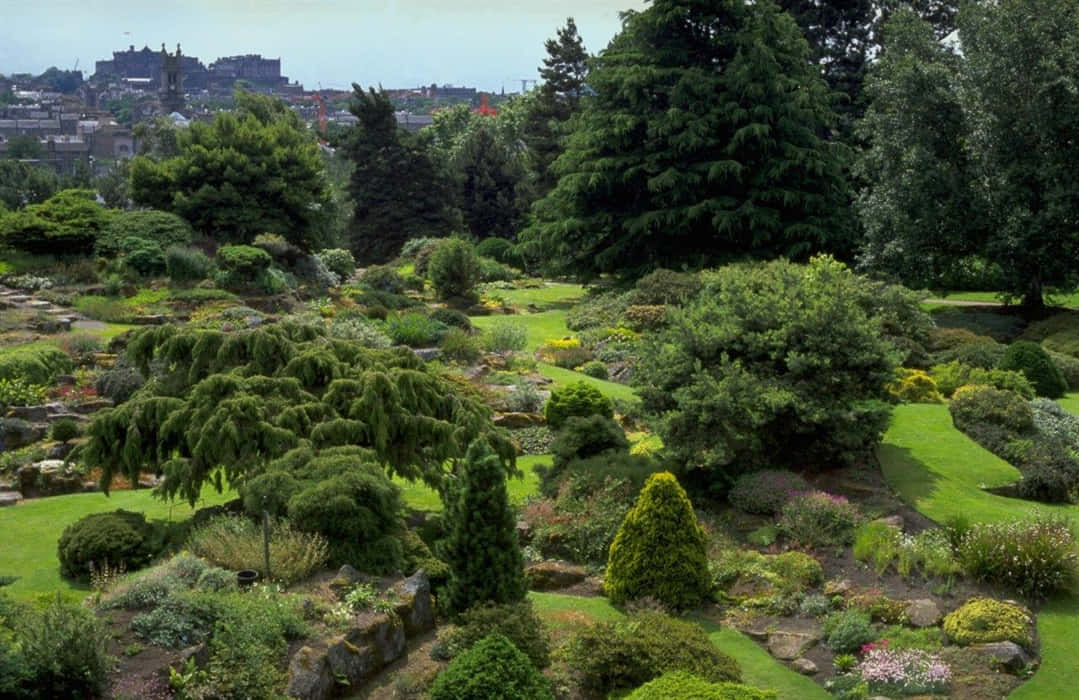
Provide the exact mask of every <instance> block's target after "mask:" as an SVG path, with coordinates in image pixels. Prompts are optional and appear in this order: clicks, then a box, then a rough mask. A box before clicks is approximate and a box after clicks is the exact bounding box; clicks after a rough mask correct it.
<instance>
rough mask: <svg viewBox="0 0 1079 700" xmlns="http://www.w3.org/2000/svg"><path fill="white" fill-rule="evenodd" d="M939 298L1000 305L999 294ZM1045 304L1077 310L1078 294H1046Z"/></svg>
mask: <svg viewBox="0 0 1079 700" xmlns="http://www.w3.org/2000/svg"><path fill="white" fill-rule="evenodd" d="M939 298H941V299H950V300H954V301H988V302H997V303H1001V298H1000V294H999V293H998V292H946V293H944V294H941V295H940V297H939ZM1045 303H1046V304H1047V305H1049V306H1063V307H1067V308H1069V309H1074V308H1079V292H1070V293H1068V294H1059V293H1058V294H1051V293H1046V295H1045Z"/></svg>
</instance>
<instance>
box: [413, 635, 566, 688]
mask: <svg viewBox="0 0 1079 700" xmlns="http://www.w3.org/2000/svg"><path fill="white" fill-rule="evenodd" d="M492 697H504V698H530V699H532V698H534V699H535V700H545V699H549V698H553V697H554V695H553V694H552V692H551V686H550V682H549V681H548V680H547V679H546V678H544V677H543V675H542V674H540V672H539V671H537V670H536V667H535V666H533V665H532V663H531V662H530V661H529V660H528V657H527V656H525V655H524V654H523V653H522V652H521V651H520V650H519V649H517V647H515V646H514V645H513V643H512V642H510V640H508V639H506V638H505V637H504V636H502V635H501V634H498V633H494V634H491V635H489V636H487V637H484V638H483V639H481V640H480V641H479V642H477V643H476V644H475V645H474V646H473V647H472V648H471V649H469V650H468V651H466V652H464V653H463V654H461V655H460V656H458V657H457V658H455V659H454V660H453V661H451V662H450V665H449V666H447V667H446V670H444V671H443V672H442V673H440V674H439V675H438V678H436V679H435V683H434V685H433V686H431V700H490V698H492Z"/></svg>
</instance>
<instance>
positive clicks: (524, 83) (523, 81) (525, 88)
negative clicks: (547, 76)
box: [521, 78, 536, 95]
mask: <svg viewBox="0 0 1079 700" xmlns="http://www.w3.org/2000/svg"><path fill="white" fill-rule="evenodd" d="M529 83H532V87H536V79H535V78H521V94H522V95H523V94H525V93H526V92H528V84H529Z"/></svg>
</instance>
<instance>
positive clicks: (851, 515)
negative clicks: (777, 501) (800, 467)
mask: <svg viewBox="0 0 1079 700" xmlns="http://www.w3.org/2000/svg"><path fill="white" fill-rule="evenodd" d="M861 519H862V516H861V513H860V512H859V511H858V507H857V506H856V505H855V504H853V503H850V502H849V501H847V499H845V498H843V497H842V496H833V495H832V494H828V493H824V492H823V491H810V492H808V493H802V494H798V495H796V496H794V497H793V498H791V499H790V500H789V501H787V502H786V503H785V504H784V505H783V510H782V516H781V517H780V520H779V529H780V531H781V532H783V534H785V535H786V536H787V537H789V538H791V540H793V541H794V542H796V543H798V544H800V545H802V546H805V547H830V546H834V545H843V544H849V543H850V542H851V540H852V539H853V538H854V528H855V527H857V526H858V523H859V522H860V521H861Z"/></svg>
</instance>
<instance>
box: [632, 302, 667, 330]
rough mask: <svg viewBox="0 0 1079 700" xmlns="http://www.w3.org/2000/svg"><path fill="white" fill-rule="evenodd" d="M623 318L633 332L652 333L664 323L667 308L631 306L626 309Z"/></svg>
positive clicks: (662, 306)
mask: <svg viewBox="0 0 1079 700" xmlns="http://www.w3.org/2000/svg"><path fill="white" fill-rule="evenodd" d="M623 318H624V319H625V321H626V325H627V326H629V327H630V328H632V329H633V330H635V331H652V330H655V329H657V328H661V327H662V326H663V324H664V323H665V322H666V320H667V307H666V306H665V305H663V304H648V305H644V304H638V305H631V306H627V307H626V311H625V313H624V314H623Z"/></svg>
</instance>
